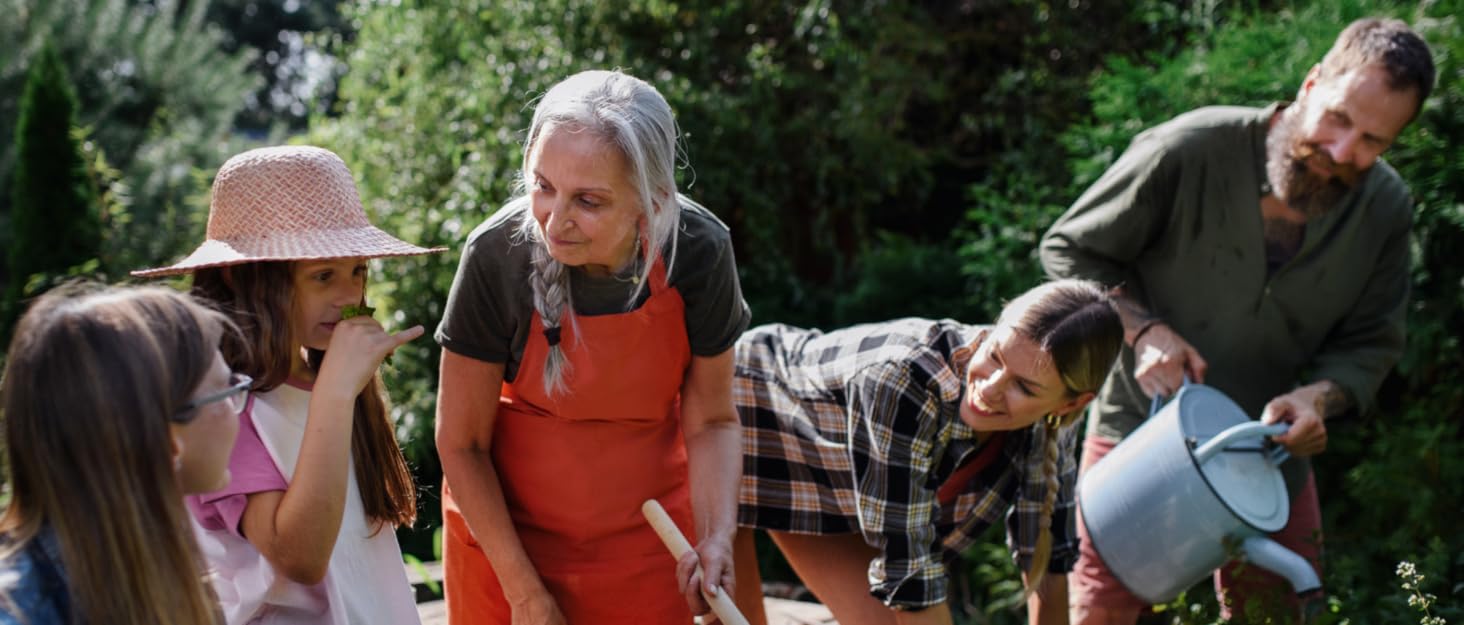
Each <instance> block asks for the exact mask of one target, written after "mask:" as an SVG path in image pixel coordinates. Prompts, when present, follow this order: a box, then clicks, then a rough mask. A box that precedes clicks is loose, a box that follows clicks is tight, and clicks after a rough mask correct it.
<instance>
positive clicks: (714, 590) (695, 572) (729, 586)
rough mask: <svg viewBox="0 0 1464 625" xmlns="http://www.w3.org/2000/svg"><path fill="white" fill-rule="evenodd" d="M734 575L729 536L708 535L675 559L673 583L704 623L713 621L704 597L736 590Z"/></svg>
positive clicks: (713, 616) (712, 615) (709, 605)
mask: <svg viewBox="0 0 1464 625" xmlns="http://www.w3.org/2000/svg"><path fill="white" fill-rule="evenodd" d="M736 577H737V576H736V573H735V572H734V571H733V569H732V539H731V537H727V536H717V537H708V538H706V539H704V540H702V541H701V543H699V544H698V545H697V546H696V549H694V550H692V551H688V552H686V553H684V554H682V556H681V558H680V559H679V560H677V561H676V583H677V585H678V586H679V587H680V588H681V594H682V595H684V596H685V597H686V603H687V605H689V606H691V611H692V613H693V614H696V615H698V616H704V618H703V620H702V623H704V624H706V623H715V622H717V619H716V615H715V614H712V613H711V609H712V607H711V604H710V603H708V602H707V599H706V597H714V596H717V595H719V594H727V595H728V596H729V597H730V596H732V593H734V592H735V591H736V584H737V581H736ZM702 593H706V596H703V594H702Z"/></svg>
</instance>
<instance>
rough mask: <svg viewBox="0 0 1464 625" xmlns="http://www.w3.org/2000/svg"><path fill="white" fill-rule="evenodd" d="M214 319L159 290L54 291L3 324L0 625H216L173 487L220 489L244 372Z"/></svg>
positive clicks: (179, 491)
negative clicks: (235, 368) (6, 497)
mask: <svg viewBox="0 0 1464 625" xmlns="http://www.w3.org/2000/svg"><path fill="white" fill-rule="evenodd" d="M231 326H232V324H231V323H229V321H228V319H226V318H224V316H223V315H221V314H219V313H217V312H214V311H212V310H209V309H208V308H206V307H204V306H201V305H199V303H198V302H196V301H193V300H192V298H189V297H188V296H187V295H184V294H182V293H179V292H177V291H173V290H171V289H164V288H157V287H152V288H100V287H96V286H91V285H84V286H75V285H73V286H65V287H61V288H59V289H56V290H53V291H51V292H49V293H47V294H46V295H44V296H42V297H41V298H40V299H39V300H37V301H36V303H35V304H34V305H32V306H31V307H30V310H29V311H28V312H27V313H26V314H25V316H24V317H22V318H21V320H20V324H19V325H18V326H17V327H16V330H15V337H14V339H13V340H12V341H11V343H10V349H9V351H8V352H7V353H8V355H9V362H7V363H6V368H5V373H4V377H3V383H0V397H3V399H4V401H3V405H0V412H3V413H4V414H5V441H6V450H5V460H6V466H5V469H6V471H5V475H6V489H5V490H6V492H8V493H9V494H10V502H9V504H8V505H7V506H6V508H5V512H4V514H3V515H0V623H7V624H9V623H29V625H63V624H65V623H118V624H122V625H205V624H207V625H213V624H216V623H222V622H223V619H222V616H221V615H219V614H218V606H217V605H216V604H215V603H214V601H213V597H212V593H210V592H209V590H208V588H207V582H206V581H205V578H204V576H203V571H202V569H201V568H200V567H199V553H198V546H197V545H196V544H195V542H194V539H193V533H192V531H191V530H190V528H189V522H188V511H187V509H186V508H185V507H184V506H183V495H184V493H196V492H201V491H206V490H212V489H215V488H218V487H220V486H222V485H223V484H226V483H228V481H229V471H228V468H227V464H226V460H227V458H228V452H229V448H230V446H232V445H233V442H234V436H235V434H236V432H238V430H239V425H238V424H239V421H238V414H239V412H240V411H241V410H243V409H244V407H245V405H247V403H248V395H249V386H248V383H249V378H248V377H247V376H243V375H240V374H238V373H232V374H231V372H230V370H229V367H228V366H227V365H226V364H225V363H224V358H223V356H222V355H221V354H220V353H219V345H220V342H221V341H222V339H223V338H224V337H225V335H226V334H227V333H228V332H230V331H231V330H233V328H232V327H231Z"/></svg>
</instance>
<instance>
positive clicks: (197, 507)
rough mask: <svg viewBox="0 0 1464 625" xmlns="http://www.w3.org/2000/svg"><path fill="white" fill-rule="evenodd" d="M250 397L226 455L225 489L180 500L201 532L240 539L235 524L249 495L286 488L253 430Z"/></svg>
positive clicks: (283, 477)
mask: <svg viewBox="0 0 1464 625" xmlns="http://www.w3.org/2000/svg"><path fill="white" fill-rule="evenodd" d="M253 412H254V397H253V396H251V397H250V398H249V405H248V406H245V408H244V412H243V413H242V414H240V415H239V437H238V438H237V439H235V441H234V451H233V452H231V453H230V454H229V485H228V486H225V487H224V488H222V489H221V490H217V491H214V492H211V493H204V494H201V495H189V496H187V497H184V498H183V501H184V503H186V504H187V505H188V510H189V512H192V513H193V518H195V519H198V524H199V525H202V526H203V528H204V529H207V530H212V531H218V530H226V531H228V532H229V533H231V534H233V535H235V536H238V537H240V538H243V537H244V532H243V531H242V529H243V528H241V527H240V525H239V522H240V521H241V520H243V518H244V506H245V505H246V504H247V503H248V502H249V495H251V494H254V493H262V492H267V491H272V490H278V491H283V490H285V489H286V488H288V487H289V485H290V484H289V482H286V481H285V476H284V475H282V474H281V473H280V469H279V467H276V466H275V463H274V459H273V458H270V455H269V450H267V449H265V447H264V441H263V440H261V439H260V438H259V431H258V430H256V429H255V428H254V420H253V418H252V415H253Z"/></svg>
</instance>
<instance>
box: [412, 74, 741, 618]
mask: <svg viewBox="0 0 1464 625" xmlns="http://www.w3.org/2000/svg"><path fill="white" fill-rule="evenodd" d="M676 153H677V145H676V124H675V121H674V120H673V118H672V114H671V108H670V106H669V105H668V104H667V103H666V101H665V99H663V98H662V97H661V95H660V94H659V93H658V92H657V91H656V90H655V88H653V87H651V86H650V85H649V84H647V83H645V82H644V81H641V80H639V79H636V78H633V77H630V76H627V75H625V74H622V73H620V72H605V71H589V72H583V73H580V74H576V75H574V76H571V77H569V78H567V79H565V80H564V81H562V82H560V83H559V84H557V85H555V86H554V87H553V88H551V89H550V90H549V92H548V93H546V94H545V95H544V97H543V98H542V99H541V100H540V101H539V103H538V105H537V106H536V107H535V110H534V117H533V124H532V126H531V127H530V129H529V133H528V138H527V141H526V142H525V144H524V159H523V162H524V166H523V173H522V180H521V183H522V188H521V191H520V194H519V195H518V196H517V197H515V198H514V199H512V200H511V201H510V202H509V203H508V204H507V205H506V206H505V207H503V208H502V209H500V210H499V211H498V213H496V214H495V215H493V217H491V218H490V219H489V220H488V221H487V222H485V223H484V224H483V225H481V226H479V227H478V228H477V229H476V230H474V231H473V233H472V234H471V235H470V236H469V238H468V241H467V246H466V248H465V249H464V251H463V257H462V262H461V265H460V266H459V268H458V273H457V277H456V278H455V279H454V281H453V285H452V290H451V291H450V293H449V295H448V303H447V308H446V312H445V314H444V316H443V320H442V325H441V326H440V327H439V328H438V330H437V335H436V336H437V340H438V341H439V342H440V343H441V344H442V346H443V347H444V348H445V349H443V352H442V375H441V388H440V389H439V393H438V404H437V410H438V417H437V450H438V454H439V456H440V457H441V458H442V468H443V473H444V475H445V477H446V485H445V486H444V488H443V518H444V521H443V522H444V525H445V526H446V529H447V531H446V536H445V537H444V539H443V543H444V544H443V556H444V563H445V574H446V580H445V581H446V587H447V609H448V620H449V622H450V623H453V624H456V625H464V624H476V623H505V624H506V623H509V622H513V623H535V624H541V623H550V624H559V623H566V622H567V623H573V624H581V623H594V624H596V625H605V624H610V625H615V624H627V625H629V624H636V625H640V624H653V625H655V624H662V623H666V624H671V623H675V624H678V625H685V624H686V623H690V622H691V620H692V612H693V611H695V612H698V613H701V612H705V611H706V610H707V607H706V605H705V604H704V603H703V602H702V599H701V597H700V596H699V593H698V591H697V589H698V588H703V589H705V590H707V591H708V592H713V593H715V592H726V591H730V590H731V588H732V586H733V583H734V582H733V579H734V576H733V570H732V563H731V538H732V535H733V533H734V532H735V530H736V519H735V513H736V488H737V479H738V474H739V472H740V467H741V450H740V434H739V428H738V423H737V414H736V413H735V412H734V410H733V408H732V400H731V396H730V389H731V383H732V349H731V348H732V345H733V343H734V342H735V341H736V339H737V336H738V335H739V334H740V333H741V332H742V330H743V329H744V328H746V326H747V321H748V318H749V312H748V310H747V306H746V304H745V303H744V302H743V301H742V294H741V290H740V287H739V286H738V281H737V271H736V265H735V263H734V261H733V258H732V246H731V240H730V236H729V234H728V232H727V229H726V226H724V225H722V223H721V222H719V221H718V220H717V219H716V218H715V217H714V216H712V214H711V213H710V212H708V211H707V210H706V209H705V208H702V207H701V206H699V205H697V204H696V203H695V202H693V201H691V200H690V199H688V198H686V197H685V196H682V195H681V194H679V193H677V191H676V181H675V177H674V173H675V159H676ZM683 441H684V442H683ZM651 498H655V499H658V500H659V501H660V502H661V503H662V504H663V505H664V506H665V507H666V508H667V509H668V510H669V511H670V514H671V516H672V518H673V519H675V520H676V522H677V524H678V525H679V526H680V529H681V531H682V532H683V533H685V534H687V535H689V536H693V537H694V539H693V542H694V543H695V546H696V548H695V549H694V550H693V552H688V554H687V556H686V557H684V558H683V559H682V561H681V562H680V563H678V562H676V561H674V560H673V559H672V558H670V557H668V556H667V555H666V553H665V550H664V548H663V547H662V545H661V543H660V539H659V538H657V536H656V533H655V531H654V530H653V529H652V528H651V527H650V526H649V525H648V524H647V523H646V521H645V519H644V518H642V516H641V512H640V510H641V504H642V503H643V502H644V501H645V500H646V499H651ZM698 562H699V563H700V565H701V566H702V567H703V568H704V570H705V571H706V576H705V579H701V578H697V577H696V576H694V575H693V574H692V571H693V570H694V568H695V565H696V564H698ZM720 588H725V589H726V590H720ZM688 605H690V606H691V608H692V609H691V610H688Z"/></svg>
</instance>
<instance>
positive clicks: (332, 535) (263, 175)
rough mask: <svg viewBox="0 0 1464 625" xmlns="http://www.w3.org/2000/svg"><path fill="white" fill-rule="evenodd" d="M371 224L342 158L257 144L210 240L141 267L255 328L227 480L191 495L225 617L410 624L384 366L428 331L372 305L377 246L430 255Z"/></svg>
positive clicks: (405, 480) (235, 166) (218, 200)
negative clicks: (249, 381) (247, 395)
mask: <svg viewBox="0 0 1464 625" xmlns="http://www.w3.org/2000/svg"><path fill="white" fill-rule="evenodd" d="M435 251H440V249H437V250H429V249H424V248H420V247H417V246H415V245H410V244H408V243H405V242H403V241H400V240H398V239H396V238H395V237H393V236H391V235H389V234H387V233H385V232H383V231H381V230H379V229H377V228H375V227H374V226H372V225H371V224H370V223H369V222H368V221H367V220H366V214H365V211H364V210H363V209H362V206H361V201H360V199H359V197H358V196H357V193H356V186H355V180H354V179H353V178H352V176H351V173H350V171H349V170H348V169H347V168H346V164H345V163H344V162H343V161H341V159H340V157H338V156H336V155H335V154H334V153H332V152H330V151H328V150H324V149H321V148H315V147H309V146H281V147H273V148H261V149H257V150H250V151H248V152H244V153H243V154H239V155H236V156H234V157H233V158H230V159H229V160H228V162H226V163H224V165H223V166H222V167H221V168H220V169H219V173H218V175H217V177H216V178H215V181H214V185H213V198H212V203H211V205H210V207H209V216H208V232H207V240H205V241H204V242H203V244H202V245H200V246H199V247H198V249H197V250H196V251H194V252H193V253H192V254H191V255H189V256H188V257H186V258H184V259H183V260H181V261H179V262H178V263H176V264H174V265H172V266H169V267H163V268H159V269H152V270H146V271H138V272H134V275H139V276H161V275H177V274H186V273H191V274H192V275H193V294H194V295H196V296H198V297H200V298H202V299H204V300H206V301H209V302H212V303H214V304H215V305H217V306H218V307H219V308H220V309H221V310H223V311H224V312H225V313H227V314H228V315H229V316H230V317H231V318H232V319H233V320H234V321H235V322H236V323H237V324H238V325H239V327H240V328H241V329H242V331H243V335H244V337H245V340H244V341H243V343H244V344H243V345H240V346H238V348H237V349H235V348H226V349H225V350H224V357H225V358H226V359H227V361H228V363H229V364H230V366H232V367H234V368H235V369H236V370H239V371H242V372H244V373H246V374H248V375H250V376H252V377H253V378H254V385H253V388H254V390H255V392H256V394H255V397H254V401H253V402H252V403H251V408H250V410H249V411H248V414H246V415H245V417H244V418H243V419H241V428H242V429H241V431H240V435H239V440H238V442H237V443H236V444H235V445H234V449H233V452H232V457H231V458H230V460H229V467H230V470H231V471H232V473H233V478H234V479H233V481H232V482H231V483H230V484H229V485H228V487H227V488H224V489H222V490H217V491H215V492H210V493H207V494H204V495H200V496H197V497H191V498H189V501H188V503H189V506H190V507H191V508H192V511H193V515H194V517H195V518H196V519H197V520H198V525H199V526H200V530H201V531H200V538H199V540H200V543H201V545H202V547H203V549H204V551H205V554H206V555H207V556H208V559H209V561H210V563H211V564H212V566H213V573H214V586H215V588H216V589H217V590H218V593H219V599H220V603H221V604H222V605H223V608H224V613H225V616H226V617H227V619H228V622H229V623H268V624H280V623H311V624H316V623H320V624H346V623H350V624H363V623H381V624H383V625H403V624H406V625H411V624H413V623H417V622H418V620H419V619H418V615H417V606H416V596H415V594H414V593H413V590H412V586H411V584H410V583H409V582H408V581H407V577H406V571H405V569H404V568H403V567H402V553H401V548H400V546H399V545H398V544H397V540H396V533H395V532H394V531H393V530H394V529H395V528H396V527H397V526H401V525H410V524H411V523H412V521H413V520H414V519H415V517H416V512H417V508H416V496H415V495H416V493H415V490H416V488H415V485H414V484H413V483H412V477H411V474H410V473H409V472H408V470H407V465H406V461H405V460H404V459H403V458H402V452H401V449H400V448H399V447H397V442H396V434H395V430H394V428H393V425H392V422H391V417H390V414H389V411H388V410H387V403H386V395H385V392H384V391H383V390H382V385H381V379H380V376H379V375H378V372H377V370H378V369H379V368H380V366H381V363H382V360H383V359H385V358H386V356H387V355H388V354H390V353H391V352H392V351H393V350H395V349H396V348H397V347H400V346H401V345H403V344H405V343H406V342H408V341H410V340H412V339H415V338H417V337H419V336H421V335H422V333H423V330H422V327H421V326H416V327H412V328H408V329H406V330H401V331H398V332H394V333H393V332H388V331H387V330H386V329H385V328H383V327H382V325H381V324H380V323H378V322H377V321H375V320H374V319H372V318H371V316H370V315H369V314H362V313H366V311H358V310H353V309H356V308H359V307H362V306H364V304H365V295H366V274H367V267H366V262H367V260H368V259H370V258H378V257H385V256H410V255H417V254H428V253H432V252H435Z"/></svg>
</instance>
